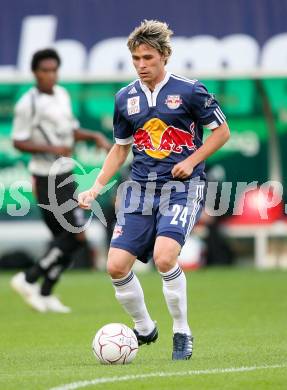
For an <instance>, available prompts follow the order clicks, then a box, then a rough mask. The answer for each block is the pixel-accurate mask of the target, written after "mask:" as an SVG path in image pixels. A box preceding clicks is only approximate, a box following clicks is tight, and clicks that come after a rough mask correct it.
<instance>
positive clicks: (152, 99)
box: [139, 72, 170, 107]
mask: <svg viewBox="0 0 287 390" xmlns="http://www.w3.org/2000/svg"><path fill="white" fill-rule="evenodd" d="M169 78H170V72H166V74H165V76H164V79H163V80H162V81H161V82H160V83H158V84H156V86H155V89H154V91H153V92H151V90H150V89H149V88H148V87H147V86H146V85H145V84H143V83H142V81H141V80H139V83H140V87H141V89H142V91H143V93H144V94H145V95H146V98H147V101H148V105H149V107H154V106H156V98H157V95H158V94H159V92H160V90H161V89H162V88H163V86H164V85H165V84H166V83H167V82H168V80H169Z"/></svg>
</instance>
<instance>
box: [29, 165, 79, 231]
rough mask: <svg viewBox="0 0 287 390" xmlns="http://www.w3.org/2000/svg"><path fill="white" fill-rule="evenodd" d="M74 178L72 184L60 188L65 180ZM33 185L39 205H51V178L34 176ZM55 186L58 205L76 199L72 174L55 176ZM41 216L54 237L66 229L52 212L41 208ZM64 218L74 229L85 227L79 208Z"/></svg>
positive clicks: (66, 214) (69, 212)
mask: <svg viewBox="0 0 287 390" xmlns="http://www.w3.org/2000/svg"><path fill="white" fill-rule="evenodd" d="M68 178H72V181H71V182H70V183H67V184H65V185H63V186H62V187H61V186H59V185H60V184H61V183H63V182H64V180H66V179H68ZM33 179H34V180H33V181H34V182H33V184H34V192H35V195H36V198H37V203H38V204H44V205H49V204H50V200H49V195H48V189H49V188H48V186H49V178H48V176H37V175H34V176H33ZM54 183H55V185H53V188H55V194H56V198H57V203H58V205H61V204H63V203H65V202H67V201H68V200H71V199H74V200H76V199H75V192H76V183H75V181H74V178H73V173H72V172H67V173H63V174H61V175H57V176H55V182H54ZM40 210H41V214H42V216H43V219H44V221H45V223H46V225H47V226H48V228H49V229H50V231H51V232H52V234H53V236H54V237H57V236H59V235H60V234H61V233H62V232H63V231H65V229H64V228H63V227H62V226H61V224H60V223H59V222H58V220H57V218H56V217H55V214H54V213H53V212H52V211H49V210H46V209H43V208H42V207H40ZM64 218H65V219H66V221H67V222H68V223H70V224H71V225H72V226H74V227H81V226H83V225H84V223H85V220H84V211H83V210H82V209H81V208H79V207H75V208H74V209H72V210H70V211H68V212H67V213H65V214H64Z"/></svg>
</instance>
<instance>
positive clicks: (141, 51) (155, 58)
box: [132, 44, 166, 90]
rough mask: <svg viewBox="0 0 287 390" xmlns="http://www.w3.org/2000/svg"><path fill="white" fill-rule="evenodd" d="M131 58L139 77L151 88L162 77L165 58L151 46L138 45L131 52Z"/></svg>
mask: <svg viewBox="0 0 287 390" xmlns="http://www.w3.org/2000/svg"><path fill="white" fill-rule="evenodd" d="M132 59H133V64H134V67H135V68H136V71H137V74H138V75H139V78H140V79H141V81H142V82H143V83H144V84H146V85H147V86H148V87H149V88H150V89H151V90H153V89H154V87H155V85H156V84H158V83H159V82H160V81H162V80H163V79H164V76H165V62H166V58H165V57H164V56H163V55H162V54H160V53H159V52H158V51H157V50H156V49H154V48H153V47H151V46H149V45H146V44H141V45H139V46H138V47H137V48H136V49H135V50H134V51H133V52H132Z"/></svg>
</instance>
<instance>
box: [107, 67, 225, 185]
mask: <svg viewBox="0 0 287 390" xmlns="http://www.w3.org/2000/svg"><path fill="white" fill-rule="evenodd" d="M224 121H225V115H224V114H223V113H222V111H221V109H220V107H219V105H218V103H217V101H216V100H215V99H214V97H213V96H212V95H211V94H209V93H208V91H207V89H206V88H205V86H204V85H203V84H202V83H200V82H199V81H198V80H189V79H186V78H183V77H180V76H176V75H173V74H170V73H167V74H166V76H165V78H164V80H163V81H162V82H161V83H159V84H158V85H157V86H156V88H155V89H154V91H153V92H151V91H150V90H149V89H148V87H147V86H145V85H144V84H143V83H142V82H141V81H140V80H136V81H134V82H133V83H131V84H129V85H128V86H127V87H125V88H122V89H121V90H120V91H119V92H118V93H117V95H116V100H115V112H114V137H115V142H116V143H117V144H120V145H127V144H133V148H132V149H133V154H134V159H133V162H132V179H133V180H135V181H138V182H140V183H141V184H143V185H144V183H146V182H147V181H148V179H149V174H151V173H153V174H154V172H155V173H156V174H157V179H156V180H157V184H158V185H159V186H160V185H162V184H164V183H166V182H167V181H169V180H173V178H172V175H171V170H172V168H173V167H174V165H175V164H177V163H178V162H180V161H182V160H184V159H186V158H187V157H188V156H190V155H191V154H192V153H194V151H195V150H196V149H198V148H199V147H200V146H201V145H202V136H203V127H206V128H209V129H211V130H212V129H216V128H217V127H218V126H220V125H221V124H222V123H223V122H224ZM196 176H199V177H201V178H204V177H205V176H204V162H202V163H200V164H198V165H197V166H196V167H195V168H194V171H193V173H192V175H191V177H196ZM150 177H151V176H150Z"/></svg>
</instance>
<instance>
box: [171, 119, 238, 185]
mask: <svg viewBox="0 0 287 390" xmlns="http://www.w3.org/2000/svg"><path fill="white" fill-rule="evenodd" d="M229 138H230V131H229V127H228V125H227V123H226V122H223V123H222V124H221V125H220V126H219V127H217V128H215V129H213V131H212V133H211V134H210V135H209V136H208V137H207V138H206V140H205V142H204V144H202V145H201V147H200V148H198V149H197V150H196V151H195V152H194V153H193V154H192V155H191V156H189V157H188V158H186V159H185V160H183V161H181V162H180V163H178V164H176V165H175V166H174V167H173V169H172V171H171V173H172V176H173V177H174V178H178V179H186V178H188V177H189V176H190V175H191V174H192V172H193V169H194V167H195V166H196V165H197V164H199V163H201V162H202V161H204V160H206V159H207V158H208V157H209V156H211V155H212V154H213V153H215V152H216V151H217V150H218V149H220V148H221V147H222V146H223V145H224V144H225V143H226V142H227V141H228V139H229Z"/></svg>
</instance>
